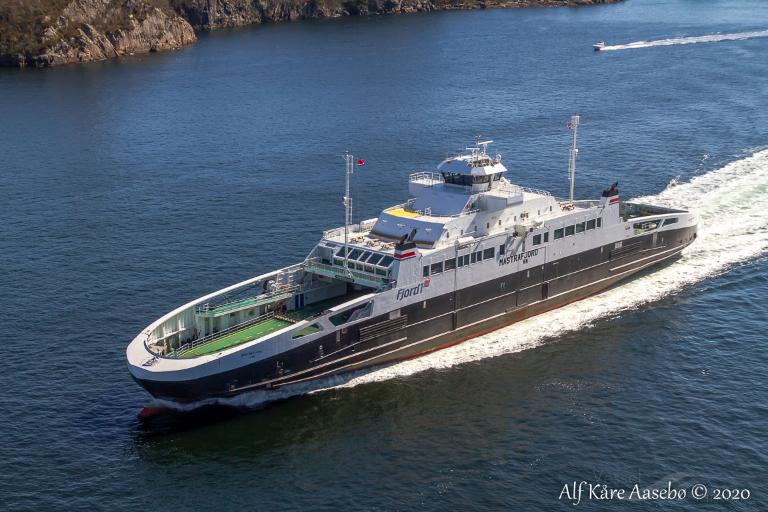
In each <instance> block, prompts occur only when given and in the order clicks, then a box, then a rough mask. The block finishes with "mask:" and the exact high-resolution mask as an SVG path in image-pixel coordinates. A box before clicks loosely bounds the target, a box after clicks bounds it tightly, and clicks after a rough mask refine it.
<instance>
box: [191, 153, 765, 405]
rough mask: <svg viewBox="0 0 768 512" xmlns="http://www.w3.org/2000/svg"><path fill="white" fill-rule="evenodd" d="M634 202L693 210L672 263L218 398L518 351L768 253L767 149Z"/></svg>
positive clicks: (379, 376) (236, 401)
mask: <svg viewBox="0 0 768 512" xmlns="http://www.w3.org/2000/svg"><path fill="white" fill-rule="evenodd" d="M634 201H637V202H649V203H654V204H660V205H664V206H669V207H672V208H681V209H689V210H693V211H694V212H695V213H696V214H697V216H698V220H699V231H698V239H697V240H696V242H694V243H693V244H692V245H691V246H690V247H688V248H687V249H686V250H685V251H684V252H683V256H682V257H681V258H680V259H679V260H677V261H676V262H675V263H673V264H671V265H668V266H666V267H664V268H661V269H659V270H657V271H655V272H652V273H649V274H647V275H644V276H641V277H639V278H636V279H634V280H632V281H630V282H628V283H625V284H623V285H621V286H619V287H616V288H613V289H610V290H608V291H606V292H604V293H601V294H599V295H596V296H594V297H590V298H587V299H584V300H581V301H579V302H575V303H573V304H570V305H567V306H564V307H562V308H559V309H556V310H554V311H551V312H548V313H544V314H541V315H538V316H535V317H533V318H530V319H528V320H524V321H522V322H519V323H517V324H514V325H512V326H510V327H506V328H504V329H500V330H498V331H495V332H493V333H490V334H487V335H484V336H480V337H478V338H474V339H472V340H469V341H466V342H464V343H462V344H459V345H456V346H454V347H450V348H447V349H444V350H441V351H438V352H434V353H432V354H428V355H426V356H422V357H420V358H417V359H412V360H408V361H404V362H401V363H398V364H395V365H392V366H388V367H384V368H380V369H374V370H367V371H362V372H359V373H357V374H352V375H347V376H341V377H333V378H331V379H325V380H321V381H318V382H315V383H311V384H302V385H299V386H287V387H285V388H280V389H278V390H274V391H259V392H255V393H249V394H244V395H239V396H237V397H235V398H232V399H227V400H219V401H217V402H215V403H218V404H221V405H231V406H235V407H260V406H263V405H264V404H265V403H267V402H271V401H275V400H282V399H285V398H289V397H291V396H295V395H301V394H307V393H314V392H318V391H323V390H328V389H338V388H344V387H354V386H358V385H361V384H366V383H371V382H380V381H386V380H389V379H393V378H398V377H404V376H408V375H413V374H415V373H419V372H422V371H425V370H430V369H440V368H448V367H452V366H456V365H459V364H462V363H467V362H471V361H476V360H479V359H485V358H489V357H496V356H501V355H504V354H509V353H513V352H519V351H521V350H525V349H528V348H532V347H536V346H539V345H541V344H543V343H544V342H546V341H547V340H551V339H552V338H555V337H557V336H559V335H561V334H564V333H567V332H571V331H577V330H579V329H582V328H584V327H587V326H589V325H591V324H593V323H594V322H596V321H599V320H600V319H604V318H609V317H613V316H616V315H618V314H621V313H622V312H625V311H631V310H634V309H637V308H638V307H640V306H642V305H644V304H648V303H652V302H654V301H657V300H659V299H662V298H664V297H666V296H669V295H670V294H673V293H675V292H676V291H678V290H680V289H681V288H684V287H686V286H690V285H692V284H695V283H698V282H700V281H702V280H704V279H706V278H708V277H712V276H715V275H718V274H721V273H723V272H725V271H727V270H728V269H729V268H730V267H732V266H733V265H736V264H739V263H742V262H746V261H749V260H752V259H754V258H756V257H759V256H762V255H764V254H767V253H768V215H766V214H765V212H766V211H768V149H766V150H762V151H759V152H757V153H754V154H753V155H751V156H748V157H746V158H743V159H741V160H736V161H734V162H731V163H729V164H727V165H726V166H724V167H722V168H720V169H716V170H713V171H710V172H708V173H706V174H702V175H699V176H697V177H695V178H693V179H691V180H690V181H688V182H684V183H679V182H678V181H677V180H672V182H670V184H669V185H668V186H667V187H666V189H664V190H663V191H662V192H661V193H660V194H657V195H655V196H646V197H639V198H636V199H634ZM199 405H200V404H194V405H190V406H185V407H190V408H192V407H197V406H199Z"/></svg>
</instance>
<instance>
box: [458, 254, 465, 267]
mask: <svg viewBox="0 0 768 512" xmlns="http://www.w3.org/2000/svg"><path fill="white" fill-rule="evenodd" d="M458 260H459V261H458V265H459V266H460V267H463V266H464V256H459V258H458Z"/></svg>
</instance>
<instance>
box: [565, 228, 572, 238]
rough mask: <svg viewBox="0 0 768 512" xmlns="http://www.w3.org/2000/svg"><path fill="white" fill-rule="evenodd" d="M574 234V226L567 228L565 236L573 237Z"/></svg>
mask: <svg viewBox="0 0 768 512" xmlns="http://www.w3.org/2000/svg"><path fill="white" fill-rule="evenodd" d="M572 234H573V226H565V236H571V235H572Z"/></svg>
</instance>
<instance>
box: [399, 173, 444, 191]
mask: <svg viewBox="0 0 768 512" xmlns="http://www.w3.org/2000/svg"><path fill="white" fill-rule="evenodd" d="M408 181H410V182H412V183H421V184H422V185H426V186H428V187H434V186H435V185H442V184H443V183H445V180H444V179H443V176H442V175H441V174H440V173H439V172H429V171H422V172H414V173H413V174H411V175H410V176H408Z"/></svg>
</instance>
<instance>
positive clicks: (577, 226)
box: [576, 222, 584, 233]
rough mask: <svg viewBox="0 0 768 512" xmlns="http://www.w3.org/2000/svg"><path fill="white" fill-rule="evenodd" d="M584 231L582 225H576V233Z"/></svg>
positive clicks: (581, 223)
mask: <svg viewBox="0 0 768 512" xmlns="http://www.w3.org/2000/svg"><path fill="white" fill-rule="evenodd" d="M583 231H584V223H583V222H580V223H579V224H576V232H577V233H581V232H583Z"/></svg>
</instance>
